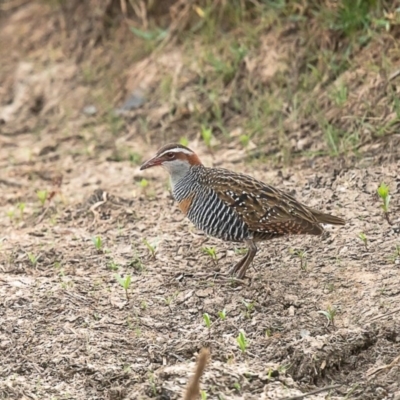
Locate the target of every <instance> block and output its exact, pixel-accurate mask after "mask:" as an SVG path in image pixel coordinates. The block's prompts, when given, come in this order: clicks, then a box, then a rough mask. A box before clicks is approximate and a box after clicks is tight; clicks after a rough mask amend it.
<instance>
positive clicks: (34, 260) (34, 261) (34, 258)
mask: <svg viewBox="0 0 400 400" xmlns="http://www.w3.org/2000/svg"><path fill="white" fill-rule="evenodd" d="M27 255H28V259H29V261H30V262H31V264H32V265H33V266H35V265H36V264H37V262H38V260H39V258H40V254H39V255H38V256H35V255H34V254H32V253H28V254H27Z"/></svg>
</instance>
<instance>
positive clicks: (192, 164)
mask: <svg viewBox="0 0 400 400" xmlns="http://www.w3.org/2000/svg"><path fill="white" fill-rule="evenodd" d="M156 166H161V167H162V168H163V169H165V170H166V171H167V172H168V173H169V177H170V183H171V190H172V195H173V197H174V199H175V200H176V202H177V203H178V206H179V208H180V210H181V211H182V212H183V214H185V215H186V217H187V218H188V219H189V220H190V221H191V222H192V223H193V224H194V226H195V227H196V228H197V229H199V230H201V231H203V232H205V233H206V234H207V235H208V236H213V237H216V238H219V239H222V240H224V241H227V242H236V243H243V244H244V245H245V246H246V247H247V253H246V255H245V256H244V257H243V258H242V259H240V260H239V262H237V263H236V264H235V265H234V266H233V268H231V270H230V273H231V274H232V275H234V276H236V277H237V279H240V280H241V279H243V278H244V277H245V275H246V271H247V269H248V267H249V265H250V264H251V263H252V261H253V259H254V257H255V255H256V253H257V250H258V249H257V243H258V242H262V241H267V240H270V239H274V238H278V237H282V236H285V235H292V234H296V235H299V234H309V235H321V234H322V233H323V232H324V228H323V227H322V225H321V224H329V225H345V220H344V219H342V218H340V217H336V216H333V215H330V214H326V213H323V212H321V211H319V210H316V209H313V208H310V207H308V206H306V205H304V204H302V203H300V202H299V201H297V200H296V199H295V198H294V197H293V196H291V195H290V194H288V193H286V192H285V191H283V190H281V189H279V188H276V187H273V186H270V185H267V184H265V183H263V182H261V181H259V180H257V179H255V178H253V177H251V176H249V175H245V174H242V173H237V172H234V171H231V170H228V169H224V168H210V167H206V166H204V165H203V163H202V162H201V161H200V159H199V157H198V156H197V154H196V153H195V152H194V151H192V150H191V149H189V148H188V147H186V146H183V145H181V144H176V143H171V144H166V145H164V146H163V147H161V148H160V149H159V150H158V151H157V153H156V154H155V155H154V156H153V157H152V158H150V159H149V160H147V161H146V162H144V163H143V164H142V165H141V167H140V170H145V169H148V168H152V167H156Z"/></svg>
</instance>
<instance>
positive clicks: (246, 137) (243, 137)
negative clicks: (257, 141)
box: [239, 135, 250, 148]
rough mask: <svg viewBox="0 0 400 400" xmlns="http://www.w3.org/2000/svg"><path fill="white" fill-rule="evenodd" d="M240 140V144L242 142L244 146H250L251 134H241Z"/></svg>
mask: <svg viewBox="0 0 400 400" xmlns="http://www.w3.org/2000/svg"><path fill="white" fill-rule="evenodd" d="M239 141H240V144H241V145H242V146H243V147H244V148H247V146H248V145H249V143H250V136H249V135H241V136H240V137H239Z"/></svg>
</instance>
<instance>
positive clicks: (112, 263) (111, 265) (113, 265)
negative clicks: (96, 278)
mask: <svg viewBox="0 0 400 400" xmlns="http://www.w3.org/2000/svg"><path fill="white" fill-rule="evenodd" d="M107 266H108V268H109V269H110V270H111V271H118V269H119V265H118V264H117V263H116V262H115V261H114V260H112V261H110V262H109V263H108V265H107Z"/></svg>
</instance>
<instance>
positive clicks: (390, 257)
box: [388, 245, 400, 263]
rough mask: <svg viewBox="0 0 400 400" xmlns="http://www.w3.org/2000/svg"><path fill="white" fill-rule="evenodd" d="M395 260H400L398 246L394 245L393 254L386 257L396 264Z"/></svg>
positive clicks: (399, 248) (399, 247)
mask: <svg viewBox="0 0 400 400" xmlns="http://www.w3.org/2000/svg"><path fill="white" fill-rule="evenodd" d="M397 258H400V245H396V249H395V251H394V253H393V254H392V255H391V256H389V257H388V259H389V260H390V261H391V262H393V263H395V262H396V260H397Z"/></svg>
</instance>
